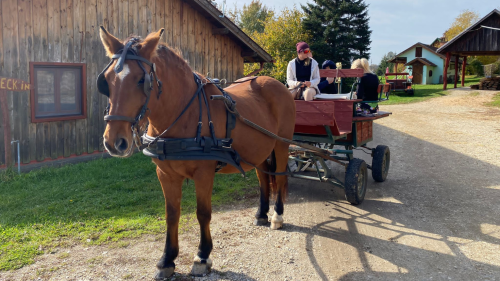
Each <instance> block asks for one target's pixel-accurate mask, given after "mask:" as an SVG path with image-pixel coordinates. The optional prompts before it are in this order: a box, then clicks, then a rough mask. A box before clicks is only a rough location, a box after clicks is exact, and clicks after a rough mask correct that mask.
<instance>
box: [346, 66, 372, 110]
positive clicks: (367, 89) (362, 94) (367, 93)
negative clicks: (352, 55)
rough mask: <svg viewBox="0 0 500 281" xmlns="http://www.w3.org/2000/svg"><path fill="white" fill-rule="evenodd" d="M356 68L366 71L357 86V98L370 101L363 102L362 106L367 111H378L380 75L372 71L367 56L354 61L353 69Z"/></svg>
mask: <svg viewBox="0 0 500 281" xmlns="http://www.w3.org/2000/svg"><path fill="white" fill-rule="evenodd" d="M356 68H360V69H363V71H364V74H363V77H361V79H360V81H359V84H358V86H357V88H356V95H357V98H358V99H362V100H363V101H370V103H361V104H360V107H361V109H362V110H363V111H364V112H365V113H376V112H378V84H379V81H378V77H377V75H375V74H373V73H372V72H371V71H370V66H369V63H368V60H367V59H365V58H362V59H357V60H355V61H354V62H353V63H352V65H351V69H356Z"/></svg>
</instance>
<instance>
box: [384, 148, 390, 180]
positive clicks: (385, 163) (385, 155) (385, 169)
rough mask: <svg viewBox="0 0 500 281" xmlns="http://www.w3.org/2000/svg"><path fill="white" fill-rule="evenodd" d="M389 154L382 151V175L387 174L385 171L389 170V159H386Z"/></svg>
mask: <svg viewBox="0 0 500 281" xmlns="http://www.w3.org/2000/svg"><path fill="white" fill-rule="evenodd" d="M388 156H389V155H388V154H387V152H386V153H384V159H383V160H382V175H384V176H386V175H387V172H389V163H390V162H389V161H387V157H388Z"/></svg>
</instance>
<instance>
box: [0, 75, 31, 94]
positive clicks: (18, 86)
mask: <svg viewBox="0 0 500 281" xmlns="http://www.w3.org/2000/svg"><path fill="white" fill-rule="evenodd" d="M0 90H6V91H15V92H21V91H29V90H31V85H30V83H28V82H24V81H23V80H20V79H15V78H7V77H0Z"/></svg>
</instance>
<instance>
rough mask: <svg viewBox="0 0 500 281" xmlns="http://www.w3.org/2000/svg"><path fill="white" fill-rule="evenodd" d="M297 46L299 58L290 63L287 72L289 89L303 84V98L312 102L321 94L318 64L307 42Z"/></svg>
mask: <svg viewBox="0 0 500 281" xmlns="http://www.w3.org/2000/svg"><path fill="white" fill-rule="evenodd" d="M296 46H297V57H296V58H294V59H293V60H291V61H290V62H289V63H288V67H287V70H286V80H287V84H288V88H290V89H295V88H296V87H297V86H298V85H299V84H301V83H302V86H301V88H303V98H304V100H306V101H311V100H313V99H314V96H315V95H317V94H319V89H318V84H319V81H320V77H319V67H318V63H317V62H316V61H315V60H314V59H313V58H312V55H311V50H310V49H309V45H307V43H306V42H299V43H297V45H296ZM295 90H297V89H295ZM295 90H292V91H295Z"/></svg>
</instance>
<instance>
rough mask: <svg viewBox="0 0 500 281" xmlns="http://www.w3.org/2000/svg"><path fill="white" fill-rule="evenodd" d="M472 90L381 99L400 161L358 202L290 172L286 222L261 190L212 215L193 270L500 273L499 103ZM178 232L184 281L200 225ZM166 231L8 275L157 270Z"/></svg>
mask: <svg viewBox="0 0 500 281" xmlns="http://www.w3.org/2000/svg"><path fill="white" fill-rule="evenodd" d="M469 93H470V92H465V91H458V90H457V91H454V92H453V93H452V94H451V95H449V96H446V97H441V98H436V99H432V100H429V101H426V102H422V103H415V104H409V105H394V106H383V109H384V110H389V111H392V112H393V113H394V114H393V116H391V117H390V118H385V119H382V120H379V121H378V122H377V125H376V126H375V136H376V138H375V140H374V142H373V143H371V145H372V146H375V145H376V144H386V145H388V146H389V147H390V149H391V157H392V159H391V160H392V163H391V170H390V174H389V177H388V180H387V181H386V182H385V183H382V184H378V183H375V182H374V181H373V180H371V179H370V180H369V187H368V188H369V189H368V192H367V195H366V198H365V201H364V202H363V203H362V204H361V205H360V206H351V205H349V204H348V203H347V202H346V201H345V200H343V192H342V191H341V190H337V189H334V188H333V187H331V186H329V185H327V184H320V183H314V182H309V181H304V180H294V179H292V180H291V183H290V194H289V195H290V196H289V200H288V202H287V203H288V204H287V205H286V206H285V216H284V219H285V226H284V229H283V230H281V231H271V230H270V229H269V228H267V227H254V226H253V225H252V220H253V215H254V213H255V211H256V206H257V205H256V204H257V202H256V199H255V198H254V199H251V200H249V201H248V202H244V203H243V204H240V205H238V206H230V207H228V209H226V210H224V211H221V212H218V213H216V214H214V216H213V220H212V235H213V238H214V243H215V245H214V246H215V247H214V251H213V254H212V256H211V258H212V259H213V261H214V268H213V272H212V273H211V274H209V275H208V276H206V277H203V278H197V279H196V280H500V204H499V202H500V110H498V109H492V108H488V107H485V106H483V105H482V104H483V103H484V102H486V101H488V100H490V99H491V97H492V95H493V93H491V92H480V94H479V95H477V96H472V95H470V94H469ZM355 156H356V157H362V158H364V159H365V160H368V159H369V158H368V157H367V156H368V155H365V154H364V153H362V152H358V151H357V152H356V153H355ZM337 173H338V175H339V176H340V175H341V173H340V170H337ZM180 237H181V253H180V257H179V259H178V260H177V269H176V272H177V273H178V274H176V276H175V280H192V279H191V277H189V275H188V273H189V270H190V266H191V261H192V258H193V256H194V254H195V253H196V247H197V243H198V241H197V239H198V231H197V228H196V229H193V231H188V232H186V233H183V234H182V235H181V236H180ZM163 241H164V238H163V236H158V237H152V236H147V237H143V238H141V239H139V240H133V241H128V242H129V244H127V243H128V242H127V243H124V244H122V245H121V246H122V247H118V248H116V247H115V248H109V247H108V246H99V247H89V248H83V247H82V246H77V247H74V248H71V249H61V250H60V251H59V252H58V253H55V254H47V255H44V256H40V257H39V258H37V262H36V263H35V264H33V265H30V266H26V267H24V268H22V269H20V270H17V271H13V272H2V273H0V280H37V279H40V280H126V279H128V280H151V279H152V276H153V274H154V272H155V264H156V261H157V259H158V258H159V257H160V255H161V250H162V248H163ZM65 253H67V254H65Z"/></svg>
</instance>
